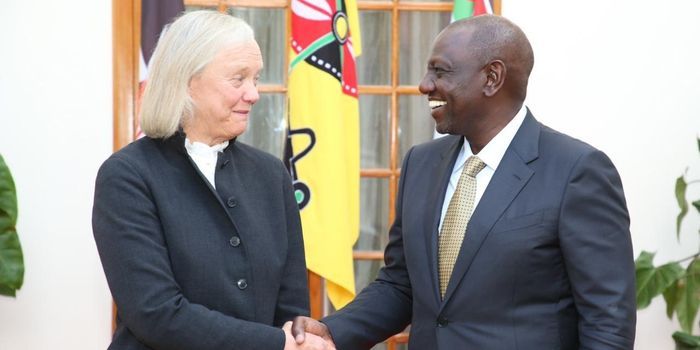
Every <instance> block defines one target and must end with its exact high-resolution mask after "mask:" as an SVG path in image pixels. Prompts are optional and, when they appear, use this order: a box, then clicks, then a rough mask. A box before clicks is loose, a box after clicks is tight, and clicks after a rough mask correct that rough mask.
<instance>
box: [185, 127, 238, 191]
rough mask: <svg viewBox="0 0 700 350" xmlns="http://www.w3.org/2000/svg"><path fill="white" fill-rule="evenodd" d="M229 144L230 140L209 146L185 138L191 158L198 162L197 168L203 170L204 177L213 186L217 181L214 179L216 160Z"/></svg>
mask: <svg viewBox="0 0 700 350" xmlns="http://www.w3.org/2000/svg"><path fill="white" fill-rule="evenodd" d="M226 146H228V141H224V142H222V143H219V144H216V145H213V146H209V145H207V144H204V143H201V142H197V141H195V142H192V141H190V139H188V138H185V149H186V150H187V154H189V155H190V158H192V160H193V161H194V164H197V168H199V171H200V172H202V174H203V175H204V177H206V178H207V180H208V181H209V183H210V184H211V186H212V187H214V188H216V182H215V181H214V180H215V179H214V174H215V173H216V161H217V159H218V157H219V153H220V152H223V151H224V149H225V148H226Z"/></svg>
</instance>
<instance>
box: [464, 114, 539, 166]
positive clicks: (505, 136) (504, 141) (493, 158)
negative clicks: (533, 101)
mask: <svg viewBox="0 0 700 350" xmlns="http://www.w3.org/2000/svg"><path fill="white" fill-rule="evenodd" d="M526 115H527V108H526V107H525V105H524V104H523V106H522V107H520V110H519V111H518V113H516V114H515V117H513V119H511V120H510V122H508V124H507V125H506V126H505V127H504V128H503V129H501V131H499V132H498V134H496V136H494V138H493V139H491V141H489V143H487V144H486V146H484V148H482V149H481V152H479V154H478V155H477V156H478V157H479V159H481V160H482V161H483V162H484V163H486V166H487V167H488V168H490V169H491V170H492V171H496V169H497V168H498V165H499V164H500V163H501V160H502V159H503V156H504V155H505V154H506V150H507V149H508V146H510V143H511V141H513V138H514V137H515V134H516V133H517V132H518V129H520V125H522V124H523V121H524V120H525V116H526ZM462 147H463V148H462V151H461V152H460V154H463V155H464V156H463V157H460V159H457V161H458V162H460V164H461V165H460V167H459V169H460V171H461V168H462V166H463V165H464V162H466V161H467V159H469V157H471V156H473V155H474V154H473V153H472V149H471V147H470V146H469V141H468V140H467V139H466V138H464V144H463V145H462ZM455 170H457V169H455Z"/></svg>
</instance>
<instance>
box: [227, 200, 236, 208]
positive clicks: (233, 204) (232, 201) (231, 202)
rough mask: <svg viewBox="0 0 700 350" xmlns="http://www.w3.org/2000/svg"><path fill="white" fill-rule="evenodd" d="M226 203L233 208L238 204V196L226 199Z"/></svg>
mask: <svg viewBox="0 0 700 350" xmlns="http://www.w3.org/2000/svg"><path fill="white" fill-rule="evenodd" d="M226 204H227V205H228V207H229V208H233V207H235V206H236V205H238V202H236V198H233V197H230V198H229V199H228V201H226Z"/></svg>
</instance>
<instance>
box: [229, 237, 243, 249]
mask: <svg viewBox="0 0 700 350" xmlns="http://www.w3.org/2000/svg"><path fill="white" fill-rule="evenodd" d="M228 242H229V243H231V245H232V246H234V247H238V246H239V245H241V239H240V238H238V236H233V237H231V239H230V240H229V241H228Z"/></svg>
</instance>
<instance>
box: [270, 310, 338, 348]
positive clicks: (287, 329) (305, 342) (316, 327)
mask: <svg viewBox="0 0 700 350" xmlns="http://www.w3.org/2000/svg"><path fill="white" fill-rule="evenodd" d="M282 330H283V331H284V335H285V341H284V350H294V349H298V350H335V344H334V343H333V338H331V333H330V332H329V331H328V327H326V325H325V324H323V323H321V322H319V321H316V320H314V319H313V318H309V317H304V316H297V317H295V318H294V322H292V321H287V323H285V324H284V326H283V327H282Z"/></svg>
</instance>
